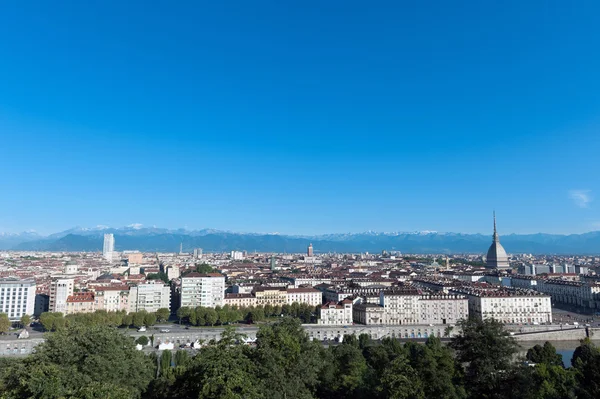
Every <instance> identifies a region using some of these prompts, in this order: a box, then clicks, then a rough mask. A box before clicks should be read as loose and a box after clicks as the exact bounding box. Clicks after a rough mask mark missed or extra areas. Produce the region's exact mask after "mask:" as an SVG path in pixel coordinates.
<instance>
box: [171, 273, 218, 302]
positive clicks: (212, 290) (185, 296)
mask: <svg viewBox="0 0 600 399" xmlns="http://www.w3.org/2000/svg"><path fill="white" fill-rule="evenodd" d="M224 299H225V276H223V275H222V274H219V273H209V274H200V273H196V272H193V273H189V274H187V275H185V276H183V277H182V278H181V306H182V307H183V306H187V307H196V306H203V307H207V308H214V307H216V306H223V304H224Z"/></svg>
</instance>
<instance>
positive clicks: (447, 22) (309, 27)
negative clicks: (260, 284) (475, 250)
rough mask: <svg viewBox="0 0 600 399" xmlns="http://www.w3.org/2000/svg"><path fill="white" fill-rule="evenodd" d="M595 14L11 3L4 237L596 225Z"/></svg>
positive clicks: (555, 7) (3, 121)
mask: <svg viewBox="0 0 600 399" xmlns="http://www.w3.org/2000/svg"><path fill="white" fill-rule="evenodd" d="M599 12H600V4H599V3H597V2H586V1H583V2H579V3H578V5H577V7H573V6H572V5H568V4H552V5H550V4H547V2H542V1H531V2H527V3H525V4H523V2H517V1H508V2H503V3H502V4H501V5H492V4H482V3H479V2H472V1H467V2H462V3H460V4H457V3H452V4H450V3H443V2H439V3H437V4H436V5H435V6H434V7H432V6H431V5H430V4H424V3H414V4H413V3H411V4H401V3H398V2H386V3H385V6H381V7H372V6H370V5H369V6H367V5H366V4H365V3H363V2H354V1H349V2H348V1H346V2H339V1H332V2H327V3H323V4H319V5H318V7H316V6H315V7H312V8H311V7H310V6H309V5H307V4H305V3H303V4H284V3H278V2H262V3H260V4H250V3H247V2H235V1H234V2H228V3H227V4H219V3H216V4H197V3H196V2H185V1H184V2H179V3H177V4H168V5H167V4H164V5H148V4H147V3H146V2H141V1H131V2H127V3H126V4H123V3H122V2H116V1H105V2H101V3H97V4H93V5H91V4H87V3H85V4H84V3H79V2H70V3H68V4H66V5H65V6H64V7H56V6H55V4H53V3H46V2H30V3H26V4H25V3H23V4H21V3H12V4H6V5H4V6H3V10H2V14H1V15H0V34H2V36H3V37H5V38H9V39H7V40H3V41H1V42H0V53H1V54H2V55H3V62H2V63H0V73H1V74H2V76H4V77H6V79H4V82H3V84H2V86H1V87H0V137H1V141H0V171H2V172H1V175H0V178H1V179H0V181H1V182H2V195H0V210H1V212H0V232H20V231H25V230H32V229H33V230H36V231H38V232H40V233H41V234H50V233H54V232H59V231H63V230H67V229H69V228H72V227H73V226H77V225H79V226H95V225H98V224H101V225H107V226H124V225H128V224H131V223H141V224H143V225H147V226H151V225H157V226H160V227H166V228H178V227H187V228H188V229H202V228H205V227H207V226H210V227H211V228H215V229H218V230H229V231H236V232H240V231H241V232H279V233H281V234H299V235H313V234H327V233H344V232H364V231H369V230H371V231H379V232H386V231H388V232H393V231H405V232H406V231H424V230H433V231H440V232H456V233H472V232H477V233H481V234H491V231H492V210H493V209H495V210H496V211H497V213H498V229H499V233H500V235H501V236H502V235H507V234H511V233H517V234H522V233H537V232H543V233H552V234H556V233H558V234H571V233H582V232H587V231H595V230H599V229H600V207H598V202H597V201H595V196H596V193H598V192H600V182H599V181H598V179H597V176H596V174H597V171H598V170H600V157H598V153H599V150H600V132H599V130H600V80H598V79H597V71H598V70H600V54H599V53H598V51H595V50H596V49H597V48H599V47H600V28H598V25H597V20H596V19H597V18H596V16H597V15H598V13H599Z"/></svg>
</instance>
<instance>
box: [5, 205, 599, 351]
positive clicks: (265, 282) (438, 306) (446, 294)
mask: <svg viewBox="0 0 600 399" xmlns="http://www.w3.org/2000/svg"><path fill="white" fill-rule="evenodd" d="M102 244H103V245H102V248H103V249H102V252H79V253H61V252H13V251H4V252H0V260H1V262H2V263H1V265H0V276H1V278H2V279H1V281H0V293H1V296H0V312H2V313H5V314H6V315H7V316H8V319H9V321H10V322H11V323H15V324H19V322H20V321H21V320H22V319H23V318H28V319H29V318H33V319H31V320H40V321H42V324H43V320H44V314H46V315H51V314H55V315H56V314H60V316H61V317H63V316H64V317H66V318H68V317H69V316H73V315H77V314H83V313H94V312H98V311H101V312H122V313H124V314H135V313H139V312H144V313H148V314H156V313H157V312H159V311H162V312H164V313H165V314H166V315H167V317H164V318H163V322H165V323H168V322H175V323H178V322H180V321H181V317H179V316H181V314H182V312H184V313H185V312H187V313H189V312H190V311H191V310H194V309H197V308H201V309H216V310H217V313H218V316H219V319H217V320H214V321H213V322H212V323H207V324H210V325H211V326H213V325H226V324H229V323H247V324H249V325H252V324H255V320H253V318H256V315H254V317H253V316H252V315H251V313H252V312H251V311H250V312H249V314H250V316H248V314H241V313H238V314H237V315H234V316H237V317H238V318H237V319H236V320H233V319H230V318H229V316H231V315H227V314H226V313H227V310H230V309H235V310H238V309H240V310H242V309H243V310H244V311H245V310H248V309H251V310H255V309H261V310H264V309H265V308H267V307H268V309H269V312H267V313H272V312H273V309H274V308H275V309H276V312H275V313H277V315H278V316H281V315H283V313H282V310H280V309H281V308H282V307H284V306H285V307H296V308H297V307H298V306H303V307H305V308H303V309H304V310H303V311H305V313H306V314H305V315H303V316H302V321H303V325H304V326H305V328H306V329H307V331H308V333H309V334H310V336H311V338H312V339H318V340H320V341H327V340H333V341H337V342H342V341H343V338H344V336H345V335H349V334H354V333H356V332H357V331H374V332H373V334H372V335H373V336H374V338H378V339H381V338H383V337H386V336H394V337H398V338H403V339H409V338H416V339H419V338H427V337H428V336H430V335H434V336H438V337H446V338H447V337H449V336H451V335H452V334H456V333H457V332H458V329H455V327H456V326H457V324H458V323H459V321H460V320H465V319H468V318H469V317H476V318H478V319H480V320H485V319H495V320H498V321H501V322H502V323H505V325H506V326H507V327H508V328H510V329H511V330H513V331H514V336H515V337H516V338H517V339H523V340H535V339H536V338H537V336H536V335H535V334H536V332H537V333H539V337H542V338H543V339H551V340H575V339H580V338H583V337H585V336H588V337H593V335H594V331H596V330H597V329H598V327H600V324H599V325H595V324H593V325H592V324H590V323H583V322H582V323H581V324H580V323H579V322H577V321H576V320H575V318H573V319H572V320H569V319H568V318H567V315H568V313H565V314H564V315H562V316H561V315H560V313H559V315H557V313H556V312H555V308H559V309H564V310H574V311H576V312H579V313H580V314H581V318H582V319H586V320H587V319H589V320H592V319H593V318H594V316H595V314H596V312H599V311H600V277H598V275H597V270H598V268H600V256H533V255H527V254H520V255H511V256H509V255H508V254H507V252H506V250H505V249H504V247H503V246H502V244H501V241H500V235H499V234H498V232H497V223H496V216H495V214H494V217H493V234H492V240H491V245H490V246H489V249H488V250H487V251H486V252H485V255H483V254H479V255H474V254H469V255H419V254H402V253H401V252H400V251H388V250H386V249H382V250H381V252H380V253H376V254H370V253H368V252H365V253H360V254H331V253H328V254H318V253H316V252H315V250H317V251H318V248H315V247H314V246H313V244H312V243H307V246H306V252H305V253H304V254H297V253H296V254H282V253H257V252H254V253H251V252H247V251H231V252H228V253H210V252H205V251H203V249H202V248H194V249H193V250H192V251H189V252H184V250H183V245H182V244H180V250H179V251H178V252H173V253H148V252H140V251H137V250H126V251H122V252H118V251H116V250H115V237H114V234H112V233H107V234H104V239H103V242H102ZM482 252H483V251H482ZM224 309H225V310H226V311H225V312H223V310H224ZM222 313H224V314H222ZM242 313H243V311H242ZM221 317H225V320H223V319H222V318H221ZM261 317H262V318H264V317H265V315H264V314H263V315H262V316H261ZM569 317H570V315H569ZM185 318H186V319H187V318H190V316H189V315H187V316H185ZM259 318H260V317H259ZM193 319H194V318H191V319H190V320H189V321H188V323H189V324H191V325H195V326H202V325H203V324H204V323H203V321H202V320H196V323H194V322H192V320H193ZM569 321H570V323H569ZM155 323H156V320H154V323H153V324H155ZM136 327H137V328H138V329H139V328H142V327H143V328H150V326H148V325H145V324H144V325H138V326H136ZM332 327H333V328H332ZM373 327H379V328H378V329H372V328H373ZM449 327H450V329H452V330H453V332H451V333H449V331H450V329H449ZM43 328H44V329H46V330H51V329H52V327H50V328H47V326H43ZM340 328H342V330H341V331H340ZM169 329H170V330H172V331H168V332H167V330H169ZM365 329H366V330H365ZM38 330H39V329H38ZM7 331H8V330H7V329H6V330H5V332H7ZM132 331H134V332H133V333H132V334H133V336H137V335H141V334H137V333H138V331H135V330H132ZM213 331H215V330H212V329H209V330H208V331H206V332H204V331H202V329H201V328H199V329H198V334H202V333H207V334H212V332H213ZM248 331H253V333H254V334H255V333H256V331H257V329H254V330H252V329H249V330H248ZM375 331H376V332H375ZM598 331H600V329H598ZM550 332H552V333H550ZM33 334H34V335H35V332H34V333H33ZM181 335H182V334H181V331H180V330H179V326H178V325H177V326H171V327H169V328H163V329H162V330H160V331H159V330H158V329H157V331H156V333H155V334H154V336H155V342H153V343H152V347H153V348H154V349H161V348H164V347H168V348H171V349H173V348H175V347H184V348H186V347H187V348H190V347H194V346H198V345H200V342H201V341H202V339H201V338H199V337H200V336H201V335H191V333H190V330H188V331H186V334H183V335H185V336H181ZM250 335H252V333H251V334H250ZM542 338H540V339H542ZM40 339H41V338H40ZM24 342H25V341H18V340H12V341H11V340H9V341H7V345H6V346H0V351H1V353H2V354H4V355H11V354H23V353H28V352H29V351H31V350H32V349H33V346H28V345H26V344H25V343H24ZM146 350H148V348H146Z"/></svg>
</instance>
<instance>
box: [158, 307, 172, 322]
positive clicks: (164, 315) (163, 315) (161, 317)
mask: <svg viewBox="0 0 600 399" xmlns="http://www.w3.org/2000/svg"><path fill="white" fill-rule="evenodd" d="M170 315H171V311H170V310H169V309H167V308H160V309H158V310H157V311H156V319H157V320H158V321H161V322H162V321H167V320H169V316H170Z"/></svg>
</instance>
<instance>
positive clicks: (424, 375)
mask: <svg viewBox="0 0 600 399" xmlns="http://www.w3.org/2000/svg"><path fill="white" fill-rule="evenodd" d="M405 348H406V349H407V350H408V359H409V363H410V365H411V367H412V368H413V369H414V370H415V371H416V372H417V374H418V375H419V378H420V379H421V381H422V382H423V393H424V394H425V397H427V398H440V399H459V398H465V397H466V392H465V391H464V389H463V388H462V387H461V386H460V384H457V378H458V375H457V371H456V368H455V364H454V355H453V353H452V350H451V349H450V348H448V347H447V346H444V345H442V343H441V341H440V339H439V338H437V337H429V338H428V339H427V342H426V343H425V345H420V344H415V343H412V342H409V343H407V344H406V345H405Z"/></svg>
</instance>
